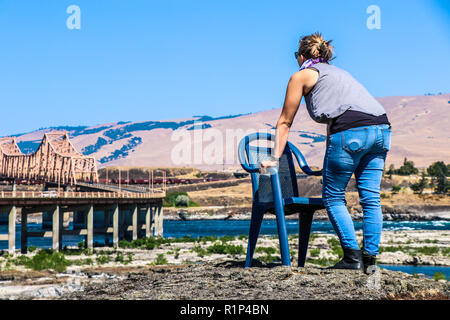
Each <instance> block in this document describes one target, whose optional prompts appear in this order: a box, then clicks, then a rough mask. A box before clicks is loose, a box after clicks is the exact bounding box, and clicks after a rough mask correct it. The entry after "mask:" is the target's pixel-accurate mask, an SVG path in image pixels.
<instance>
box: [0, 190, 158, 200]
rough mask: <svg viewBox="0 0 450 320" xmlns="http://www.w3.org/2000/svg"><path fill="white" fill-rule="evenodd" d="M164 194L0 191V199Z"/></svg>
mask: <svg viewBox="0 0 450 320" xmlns="http://www.w3.org/2000/svg"><path fill="white" fill-rule="evenodd" d="M164 196H165V193H164V192H154V193H134V192H107V191H103V192H100V191H94V192H76V191H60V192H57V191H1V192H0V197H1V198H2V199H5V198H7V199H10V198H11V199H17V198H19V199H20V198H22V199H23V198H38V199H46V198H47V199H48V198H92V199H99V198H131V199H136V198H155V197H157V198H161V197H164Z"/></svg>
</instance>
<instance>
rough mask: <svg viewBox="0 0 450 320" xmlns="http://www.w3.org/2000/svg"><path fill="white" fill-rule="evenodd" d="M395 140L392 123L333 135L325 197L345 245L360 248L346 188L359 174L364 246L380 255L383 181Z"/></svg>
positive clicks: (325, 166)
mask: <svg viewBox="0 0 450 320" xmlns="http://www.w3.org/2000/svg"><path fill="white" fill-rule="evenodd" d="M390 144H391V129H390V127H389V125H387V124H383V125H372V126H365V127H358V128H352V129H348V130H345V131H341V132H337V133H334V134H331V135H330V136H329V140H328V141H327V150H326V153H325V158H324V164H323V171H322V175H323V187H322V198H323V202H324V205H325V208H326V209H327V213H328V217H329V218H330V221H331V223H332V225H333V227H334V230H335V231H336V233H337V235H338V237H339V239H340V241H341V245H342V247H344V248H351V249H359V245H358V243H357V241H356V235H355V228H354V225H353V221H352V219H351V217H350V214H349V212H348V210H347V207H346V204H347V202H346V200H345V189H346V187H347V184H348V182H349V180H350V178H351V176H352V175H353V173H354V174H355V178H356V186H357V188H358V193H359V199H360V204H361V206H362V208H363V233H364V235H363V237H364V240H363V248H362V249H363V250H365V251H367V252H368V253H369V254H370V255H377V254H378V253H379V252H378V250H379V244H380V238H381V229H382V227H383V215H382V212H381V205H380V183H381V177H382V175H383V169H384V163H385V160H386V154H387V151H389V149H390Z"/></svg>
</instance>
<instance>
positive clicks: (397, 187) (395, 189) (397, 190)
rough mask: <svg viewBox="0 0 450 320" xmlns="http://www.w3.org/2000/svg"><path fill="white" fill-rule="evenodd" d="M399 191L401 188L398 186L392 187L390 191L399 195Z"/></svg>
mask: <svg viewBox="0 0 450 320" xmlns="http://www.w3.org/2000/svg"><path fill="white" fill-rule="evenodd" d="M401 189H402V187H400V186H398V185H393V186H392V189H391V191H392V193H394V194H397V193H399V191H400V190H401Z"/></svg>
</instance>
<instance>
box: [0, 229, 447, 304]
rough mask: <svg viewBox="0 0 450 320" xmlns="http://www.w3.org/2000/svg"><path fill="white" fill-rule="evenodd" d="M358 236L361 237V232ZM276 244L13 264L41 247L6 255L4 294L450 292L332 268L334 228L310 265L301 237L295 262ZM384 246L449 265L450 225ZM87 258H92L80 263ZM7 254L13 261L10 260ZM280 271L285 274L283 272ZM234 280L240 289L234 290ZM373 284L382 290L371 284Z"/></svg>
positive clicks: (102, 251)
mask: <svg viewBox="0 0 450 320" xmlns="http://www.w3.org/2000/svg"><path fill="white" fill-rule="evenodd" d="M357 237H358V240H360V239H361V237H362V232H361V231H359V232H357ZM166 240H167V239H166ZM436 241H439V242H437V243H436ZM277 243H278V239H277V237H276V236H261V237H260V238H259V240H258V244H257V247H256V248H257V250H256V252H255V256H254V263H253V265H254V267H253V268H251V269H245V268H244V267H243V266H244V261H245V250H246V244H247V239H246V238H245V237H222V238H218V237H209V238H207V237H205V238H202V239H196V240H195V241H189V240H181V241H179V240H176V239H174V240H173V241H161V242H159V244H157V245H156V246H155V247H152V248H151V249H148V248H147V249H146V248H143V247H136V248H135V247H129V248H128V247H120V248H117V249H115V248H111V247H101V248H94V251H95V252H93V253H89V252H87V251H82V252H80V253H76V252H72V253H71V254H69V253H67V254H66V255H65V258H66V259H67V260H68V261H72V262H73V263H72V264H70V265H69V266H67V268H66V270H64V271H62V272H61V271H60V272H55V271H53V270H48V269H47V270H41V271H33V270H30V269H28V268H25V267H24V266H23V265H21V264H19V265H16V264H14V263H12V261H14V260H13V259H18V260H17V261H19V262H20V261H23V260H25V259H28V258H32V257H33V256H34V255H36V254H37V253H36V252H34V253H29V254H27V255H19V254H18V255H16V257H5V256H0V262H1V263H0V266H1V268H2V269H1V272H0V299H68V300H71V299H155V300H156V299H183V298H184V299H205V298H207V297H208V294H209V295H210V296H211V297H221V298H223V299H244V300H246V299H257V298H258V297H259V298H262V299H264V298H266V299H278V298H282V297H288V296H289V298H288V299H296V298H299V299H304V298H306V296H303V295H300V293H298V288H299V286H301V287H302V289H304V290H307V291H308V290H309V291H310V292H311V293H313V296H311V297H312V298H314V299H350V296H349V295H348V294H347V293H348V292H351V291H352V290H358V295H357V296H352V299H353V298H357V297H359V298H358V299H384V298H388V296H389V294H392V295H393V296H397V295H404V294H406V295H410V297H411V298H414V297H416V298H420V299H428V298H430V299H431V298H433V295H429V294H430V293H432V292H434V293H436V292H440V294H439V296H440V297H441V298H442V299H450V292H449V290H450V289H449V286H450V282H448V281H446V280H432V279H429V278H428V277H425V276H420V275H412V274H408V273H404V272H400V271H391V270H387V269H380V268H379V269H378V271H377V272H376V274H374V275H372V276H367V275H365V274H364V273H363V272H361V271H354V270H328V269H326V267H327V266H329V265H330V264H333V263H335V262H336V260H337V259H339V255H341V253H340V252H339V242H338V240H337V237H336V236H334V235H331V234H313V236H312V237H311V240H310V246H309V250H308V259H307V263H306V266H305V267H304V268H299V267H297V250H298V238H297V236H295V235H291V236H289V246H290V251H291V263H292V267H283V266H281V265H280V261H279V260H280V257H279V256H280V253H279V249H278V246H277ZM131 244H132V243H128V244H125V245H131ZM381 247H382V248H383V251H382V252H381V253H380V255H379V256H378V258H377V260H378V262H379V264H389V265H417V266H445V267H447V268H448V267H450V255H449V252H448V251H449V248H450V231H449V232H445V233H443V232H439V231H428V230H421V231H386V232H383V235H382V243H381ZM431 247H434V248H436V249H434V250H430V248H431ZM74 250H75V249H74ZM75 251H76V250H75ZM8 259H9V260H8ZM88 259H90V260H92V262H91V263H88V264H81V263H79V262H80V261H86V260H88ZM7 261H10V266H9V267H5V263H6V262H7ZM77 261H78V263H77ZM280 270H281V271H282V273H283V274H285V273H286V277H285V276H283V277H278V276H277V272H279V271H280ZM255 277H257V278H255ZM286 279H293V280H295V283H292V285H293V286H292V288H284V289H281V287H283V284H287V283H289V282H286V281H285V280H286ZM206 280H207V282H208V283H210V284H212V283H215V284H216V285H214V286H212V287H211V286H210V285H207V286H206V287H205V289H201V288H200V286H198V285H197V284H198V283H199V282H202V281H206ZM234 280H239V281H236V282H234ZM261 281H263V283H265V284H264V285H263V286H262V287H260V286H259V285H258V284H259V283H260V282H261ZM264 281H265V282H264ZM330 281H331V282H332V283H335V285H336V286H337V287H339V288H341V289H340V290H337V291H335V293H336V294H337V296H333V295H332V294H330V293H329V291H328V290H327V289H326V288H329V289H330V287H329V283H330ZM353 281H355V282H353ZM193 284H195V285H193ZM192 286H194V287H193V288H191V287H192ZM230 286H231V287H233V286H237V287H236V289H238V288H239V289H238V290H240V291H239V292H234V291H230V290H228V289H227V288H229V287H230ZM373 286H375V287H376V290H375V291H370V290H369V291H367V290H368V288H369V287H370V288H372V289H373ZM124 287H126V288H127V290H124V289H123V288H124ZM337 287H336V288H334V289H337ZM394 287H395V288H394ZM267 288H271V290H269V291H267ZM191 289H193V290H194V291H191ZM319 289H320V290H319ZM334 289H333V290H334ZM196 290H197V291H196ZM242 290H243V291H244V292H247V294H243V293H242ZM286 290H287V291H286ZM293 290H296V291H293ZM347 291H348V292H347ZM426 292H428V293H426ZM311 297H310V298H311ZM283 299H284V298H283Z"/></svg>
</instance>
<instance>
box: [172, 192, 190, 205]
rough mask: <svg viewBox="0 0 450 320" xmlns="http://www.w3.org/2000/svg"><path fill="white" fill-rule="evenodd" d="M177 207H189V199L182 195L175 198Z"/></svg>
mask: <svg viewBox="0 0 450 320" xmlns="http://www.w3.org/2000/svg"><path fill="white" fill-rule="evenodd" d="M175 206H176V207H189V197H188V196H187V195H184V194H180V195H178V196H177V197H176V198H175Z"/></svg>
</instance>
